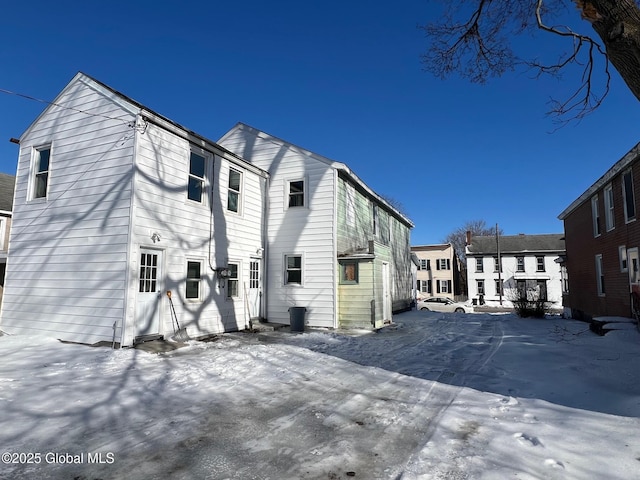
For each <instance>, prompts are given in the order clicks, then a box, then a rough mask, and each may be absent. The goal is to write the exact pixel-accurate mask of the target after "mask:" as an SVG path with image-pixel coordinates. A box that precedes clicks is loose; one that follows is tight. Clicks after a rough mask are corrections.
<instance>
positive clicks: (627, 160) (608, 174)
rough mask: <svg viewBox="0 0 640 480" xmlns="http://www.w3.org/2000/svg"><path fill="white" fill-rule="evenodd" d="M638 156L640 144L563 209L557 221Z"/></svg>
mask: <svg viewBox="0 0 640 480" xmlns="http://www.w3.org/2000/svg"><path fill="white" fill-rule="evenodd" d="M638 156H640V143H638V144H636V146H635V147H633V148H632V149H631V150H629V151H628V152H627V153H626V154H625V155H624V156H623V157H622V158H621V159H620V160H618V161H617V162H616V163H615V164H614V165H613V166H612V167H611V168H610V169H609V170H607V171H606V172H605V174H604V175H602V176H601V177H600V178H599V179H598V180H597V181H596V182H595V183H594V184H593V185H591V186H590V187H589V188H587V190H585V191H584V193H583V194H582V195H580V196H579V197H578V198H576V199H575V200H574V201H573V202H572V203H571V205H569V206H568V207H567V208H565V209H564V210H563V211H562V213H561V214H560V215H558V219H560V220H564V219H565V218H567V216H568V215H569V214H570V213H571V212H573V211H574V210H575V209H576V208H578V207H579V206H580V205H582V204H583V203H584V202H585V201H587V200H588V199H590V198H591V197H592V196H593V194H594V193H596V192H597V191H598V190H600V189H601V188H602V187H604V186H605V185H606V184H607V183H609V182H610V181H611V180H612V179H613V177H615V176H616V175H618V174H619V173H620V172H621V171H622V170H624V169H625V168H627V167H628V166H629V165H631V163H632V162H633V161H634V160H636V159H637V158H638Z"/></svg>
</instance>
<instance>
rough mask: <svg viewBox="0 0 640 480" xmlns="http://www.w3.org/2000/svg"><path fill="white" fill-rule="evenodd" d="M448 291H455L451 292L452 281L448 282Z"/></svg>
mask: <svg viewBox="0 0 640 480" xmlns="http://www.w3.org/2000/svg"><path fill="white" fill-rule="evenodd" d="M447 291H448V292H449V293H453V290H451V280H447Z"/></svg>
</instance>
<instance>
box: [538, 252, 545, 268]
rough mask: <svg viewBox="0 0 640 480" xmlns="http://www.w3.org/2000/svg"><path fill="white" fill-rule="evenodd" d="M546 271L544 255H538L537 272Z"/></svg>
mask: <svg viewBox="0 0 640 480" xmlns="http://www.w3.org/2000/svg"><path fill="white" fill-rule="evenodd" d="M544 271H545V267H544V256H542V255H538V256H537V257H536V272H544Z"/></svg>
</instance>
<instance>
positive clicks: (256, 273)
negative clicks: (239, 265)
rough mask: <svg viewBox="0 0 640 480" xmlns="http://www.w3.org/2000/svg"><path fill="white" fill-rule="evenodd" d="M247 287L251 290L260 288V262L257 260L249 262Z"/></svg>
mask: <svg viewBox="0 0 640 480" xmlns="http://www.w3.org/2000/svg"><path fill="white" fill-rule="evenodd" d="M249 288H250V289H252V290H254V289H256V288H260V262H259V261H258V260H251V261H250V262H249Z"/></svg>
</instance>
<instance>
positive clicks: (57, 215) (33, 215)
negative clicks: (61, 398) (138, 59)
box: [1, 82, 134, 343]
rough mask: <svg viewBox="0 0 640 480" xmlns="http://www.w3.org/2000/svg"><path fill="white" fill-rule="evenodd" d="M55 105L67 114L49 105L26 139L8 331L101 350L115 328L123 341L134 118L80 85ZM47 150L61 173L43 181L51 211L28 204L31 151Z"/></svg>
mask: <svg viewBox="0 0 640 480" xmlns="http://www.w3.org/2000/svg"><path fill="white" fill-rule="evenodd" d="M54 103H55V104H64V105H65V106H66V107H69V108H65V109H62V108H59V107H57V106H56V105H55V104H52V105H50V106H49V107H48V108H47V109H46V110H45V111H44V112H43V114H42V115H41V116H40V117H39V118H38V119H37V120H36V121H35V122H34V123H33V124H32V125H31V126H30V127H29V129H28V130H27V131H26V132H25V134H24V135H23V137H22V138H21V148H20V155H19V158H18V166H17V176H16V190H15V201H14V209H13V225H12V227H13V228H12V229H11V234H10V235H11V237H10V255H11V259H12V260H11V261H10V262H9V263H8V265H7V271H6V283H5V285H6V287H5V289H4V294H3V301H2V325H1V328H2V330H4V331H6V332H9V333H25V334H26V333H31V334H44V335H52V336H57V338H60V337H64V338H66V339H68V340H71V341H78V342H84V343H96V342H99V341H109V342H110V341H112V339H113V338H114V329H113V326H114V323H115V324H116V332H115V334H116V339H117V340H119V339H120V334H121V330H120V328H121V324H122V318H123V315H124V311H125V290H126V285H127V275H126V271H127V269H128V245H129V222H130V215H131V202H132V190H131V185H132V173H133V152H134V149H133V145H134V139H133V137H134V130H133V129H132V128H131V127H130V126H128V123H129V122H131V121H133V120H134V115H133V113H131V112H127V111H126V110H124V109H123V108H122V106H121V104H120V102H118V101H116V100H114V99H113V96H112V94H110V93H106V94H101V93H99V92H98V91H96V90H94V89H93V88H89V87H87V86H86V85H84V84H83V83H82V82H77V83H72V84H70V86H69V87H68V88H66V89H65V90H63V92H61V94H60V95H59V96H58V98H57V99H56V100H55V102H54ZM82 112H87V113H91V114H96V115H88V114H87V113H82ZM106 117H111V118H113V119H110V118H106ZM116 117H117V118H120V119H121V120H118V119H115V118H116ZM43 145H52V149H51V152H52V155H51V158H50V162H49V164H50V165H49V168H51V169H53V170H51V171H54V173H55V175H49V176H48V178H47V181H46V184H47V186H46V197H47V201H46V203H45V202H30V201H29V200H31V199H32V198H33V197H32V195H33V185H31V187H30V180H35V179H34V177H31V178H30V175H31V174H32V173H33V161H34V158H33V151H34V149H37V148H41V146H43ZM54 163H55V166H54ZM30 188H31V191H30Z"/></svg>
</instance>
